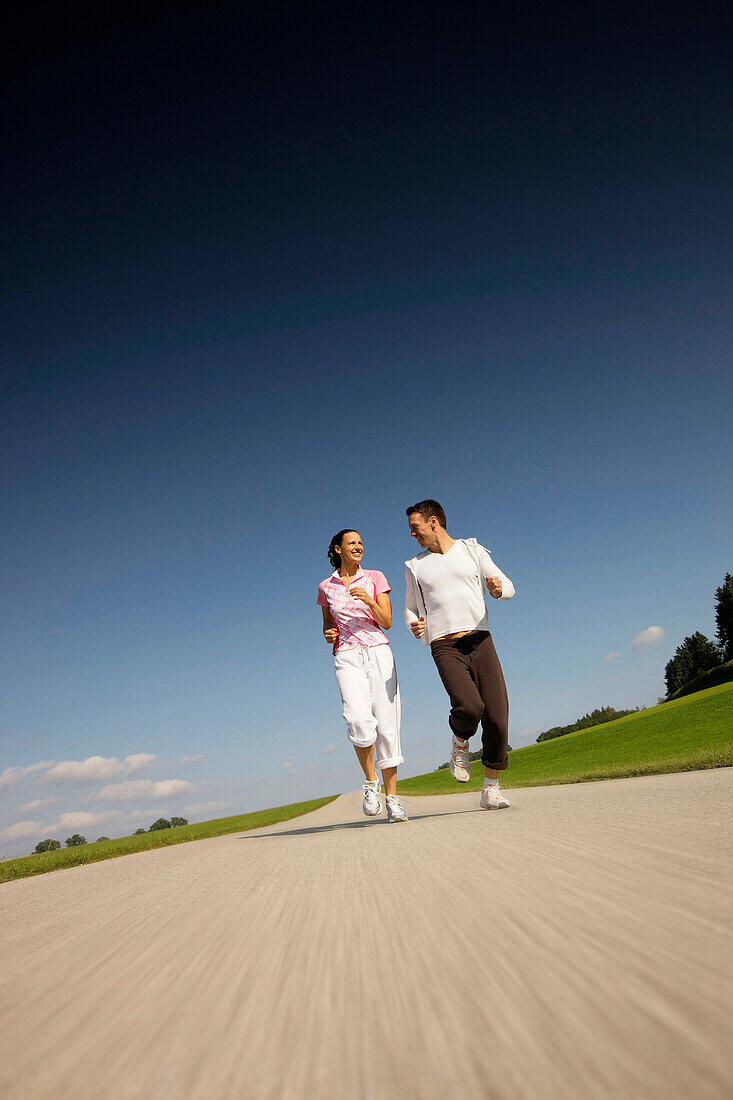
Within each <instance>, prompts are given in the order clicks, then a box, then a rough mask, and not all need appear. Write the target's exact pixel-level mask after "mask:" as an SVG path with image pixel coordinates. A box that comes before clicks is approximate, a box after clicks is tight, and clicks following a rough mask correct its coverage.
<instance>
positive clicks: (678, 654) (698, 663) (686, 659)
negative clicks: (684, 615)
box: [664, 630, 722, 696]
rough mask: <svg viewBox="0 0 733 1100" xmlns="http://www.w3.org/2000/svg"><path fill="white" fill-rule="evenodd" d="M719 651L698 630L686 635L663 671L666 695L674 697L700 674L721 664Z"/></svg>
mask: <svg viewBox="0 0 733 1100" xmlns="http://www.w3.org/2000/svg"><path fill="white" fill-rule="evenodd" d="M721 663H722V662H721V657H720V650H719V649H718V647H717V646H716V645H715V643H714V642H711V641H710V639H709V638H706V637H705V635H704V634H701V633H700V631H699V630H697V631H695V633H694V634H690V635H688V637H686V638H685V639H684V641H683V642H682V644H681V645H678V646H677V649H676V650H675V654H674V657H673V658H672V660H671V661H668V662H667V666H666V668H665V670H664V682H665V684H666V685H667V695H668V696H669V695H674V693H675V691H679V689H680V688H683V687H685V686H686V685H687V684H689V682H690V680H694V679H695V677H696V676H699V675H700V673H701V672H707V671H708V669H710V668H715V667H716V666H717V665H719V664H721Z"/></svg>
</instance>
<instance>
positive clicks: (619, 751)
mask: <svg viewBox="0 0 733 1100" xmlns="http://www.w3.org/2000/svg"><path fill="white" fill-rule="evenodd" d="M448 736H449V735H446V748H447V747H448ZM477 736H479V735H477ZM476 744H478V742H477V741H476V738H474V739H473V744H472V748H473V747H474V745H476ZM732 765H733V683H727V684H721V685H720V686H718V687H712V688H707V689H706V690H704V691H699V692H697V693H696V694H695V695H687V696H684V697H683V698H680V699H673V700H671V701H670V702H666V703H662V704H661V705H660V706H656V707H650V708H649V709H648V710H642V711H637V712H635V713H634V714H628V715H627V716H626V717H625V718H618V719H616V721H614V722H607V723H606V724H605V725H602V726H594V727H593V728H592V729H587V730H579V731H578V732H577V733H566V734H564V735H563V736H562V737H556V738H554V739H553V740H551V741H543V742H542V743H541V744H539V745H529V746H527V748H523V749H515V750H514V752H512V753H510V754H509V768H508V769H507V771H506V772H504V773H503V774H502V777H501V785H502V787H505V788H507V789H508V788H510V787H542V786H545V785H547V784H550V783H583V782H586V781H588V780H593V779H620V778H622V777H624V776H633V775H655V774H659V773H661V772H677V771H696V770H699V769H702V768H722V767H729V766H732ZM483 777H484V769H483V766H482V764H481V761H480V760H475V761H473V763H472V764H471V779H470V780H469V782H468V783H460V784H459V783H456V781H455V780H454V779H453V778H452V777H451V774H450V771H449V769H448V768H444V769H442V770H441V771H434V772H428V773H427V774H426V775H416V776H414V777H413V778H411V779H401V780H400V782H399V784H398V790H399V792H400V794H406V795H421V794H455V793H456V792H457V791H461V790H464V791H466V790H469V791H471V790H480V788H481V786H482V784H483Z"/></svg>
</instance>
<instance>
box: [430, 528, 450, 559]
mask: <svg viewBox="0 0 733 1100" xmlns="http://www.w3.org/2000/svg"><path fill="white" fill-rule="evenodd" d="M455 541H456V540H455V539H452V538H451V537H450V535H449V534H448V532H447V531H446V529H445V528H444V527H439V528H438V529H437V531H436V532H435V541H434V542H432V543H431V545H430V546H428V550H429V551H430V553H431V554H447V553H448V551H449V550H450V548H451V546H452V545H453V543H454V542H455Z"/></svg>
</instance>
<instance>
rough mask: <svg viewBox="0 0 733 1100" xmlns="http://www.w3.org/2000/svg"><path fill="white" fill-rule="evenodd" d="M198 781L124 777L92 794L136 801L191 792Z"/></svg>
mask: <svg viewBox="0 0 733 1100" xmlns="http://www.w3.org/2000/svg"><path fill="white" fill-rule="evenodd" d="M198 789H199V784H198V783H191V782H189V780H188V779H159V780H157V781H156V780H152V779H126V780H124V781H123V782H122V783H109V784H107V786H106V787H102V789H101V791H99V792H98V793H97V794H95V795H94V798H95V799H100V800H106V801H109V802H138V801H140V800H141V799H143V798H173V797H174V796H175V795H179V794H193V792H194V791H197V790H198Z"/></svg>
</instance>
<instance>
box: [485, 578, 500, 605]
mask: <svg viewBox="0 0 733 1100" xmlns="http://www.w3.org/2000/svg"><path fill="white" fill-rule="evenodd" d="M486 587H487V588H488V590H489V592H490V593H491V595H492V596H493V597H494V599H495V600H500V599H501V591H502V589H501V577H487V578H486Z"/></svg>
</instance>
